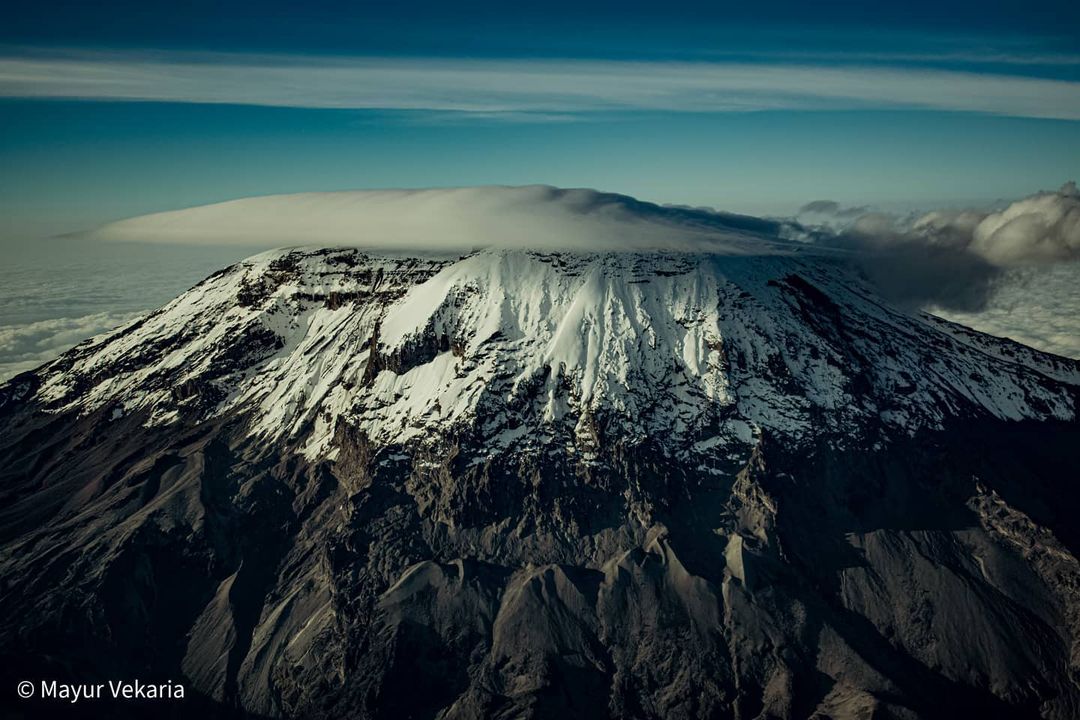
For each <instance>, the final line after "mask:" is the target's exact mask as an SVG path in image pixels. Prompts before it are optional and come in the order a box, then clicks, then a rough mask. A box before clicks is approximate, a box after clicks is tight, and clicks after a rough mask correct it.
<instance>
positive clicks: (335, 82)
mask: <svg viewBox="0 0 1080 720" xmlns="http://www.w3.org/2000/svg"><path fill="white" fill-rule="evenodd" d="M0 97H7V98H36V99H48V98H53V99H61V98H66V99H79V100H98V101H103V100H109V101H124V100H126V101H153V102H172V103H203V104H236V105H260V106H277V107H298V108H325V109H368V110H406V111H439V112H453V113H464V114H475V115H477V116H480V117H484V118H488V119H490V118H492V117H493V116H494V117H497V116H498V115H500V114H506V115H507V117H509V118H513V119H519V120H520V119H521V116H522V115H523V114H530V113H534V114H536V115H537V116H538V119H539V120H541V121H542V120H543V117H544V115H549V116H551V117H559V118H565V117H566V116H567V115H568V114H569V115H584V114H590V113H601V112H626V111H646V112H649V111H661V112H705V113H709V112H749V111H760V110H858V109H922V110H937V111H960V112H975V113H987V114H995V115H1006V116H1015V117H1033V118H1054V119H1066V120H1080V82H1074V81H1068V80H1054V79H1046V78H1033V77H1022V76H1014V75H995V74H977V73H971V72H958V71H951V70H940V69H928V68H896V67H894V68H885V67H858V66H846V67H835V66H815V65H808V64H795V63H786V64H774V63H768V64H756V63H707V62H701V63H690V62H628V61H625V62H624V61H594V60H490V59H484V60H443V59H385V58H336V59H335V58H319V59H312V58H301V57H293V56H255V55H251V56H246V55H227V54H225V55H223V54H215V55H200V54H194V53H155V54H152V53H129V54H108V55H105V54H94V53H85V54H72V53H69V54H66V55H64V56H56V57H44V56H41V55H36V56H33V55H23V56H8V57H0Z"/></svg>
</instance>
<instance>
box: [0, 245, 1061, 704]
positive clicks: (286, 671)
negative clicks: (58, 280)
mask: <svg viewBox="0 0 1080 720" xmlns="http://www.w3.org/2000/svg"><path fill="white" fill-rule="evenodd" d="M1078 400H1080V363H1078V362H1077V361H1074V360H1068V359H1064V358H1060V357H1056V356H1052V355H1047V354H1043V353H1039V352H1037V351H1035V350H1032V349H1030V348H1027V347H1024V346H1022V345H1018V344H1016V343H1012V342H1010V341H1006V340H1000V339H997V338H992V337H989V336H984V335H979V334H977V333H974V332H973V331H970V330H968V329H966V328H964V327H961V326H958V325H953V324H950V323H947V322H945V321H943V320H940V319H937V318H934V317H931V316H929V315H923V314H912V313H908V312H902V311H900V310H898V309H895V308H893V307H890V306H889V305H888V304H887V303H885V302H883V301H882V300H880V299H879V298H878V296H877V295H876V294H875V293H874V291H873V290H872V288H870V287H869V286H868V285H867V284H866V283H865V282H864V281H863V280H862V279H861V278H860V277H859V276H858V274H857V273H855V272H854V271H852V270H850V269H849V268H848V267H847V266H846V265H845V264H844V262H843V261H842V260H840V259H833V258H830V257H827V256H816V255H812V254H804V253H800V252H794V251H793V252H790V253H782V252H768V253H764V254H755V253H747V252H738V253H730V254H715V253H712V254H693V253H659V252H655V253H654V252H634V253H593V254H588V253H565V252H525V251H511V250H485V251H477V252H473V253H470V254H466V255H462V256H458V255H449V254H445V253H444V254H441V255H435V254H431V255H426V256H422V257H417V256H408V255H404V254H400V253H398V254H395V253H390V252H382V253H379V254H371V253H365V252H363V251H360V250H356V249H305V250H282V251H274V252H271V253H266V254H263V255H259V256H256V257H254V258H252V259H250V260H247V261H244V262H242V263H239V264H237V265H235V266H233V267H230V268H227V269H225V270H222V271H221V272H219V273H217V274H215V275H213V276H211V277H209V278H207V279H206V280H205V281H203V282H202V283H200V284H199V285H198V286H196V287H195V288H192V289H191V290H190V291H189V292H187V293H185V294H184V295H181V296H180V297H178V298H177V299H176V300H174V301H173V302H171V303H169V304H168V305H166V306H165V307H163V308H161V309H159V310H157V311H154V312H152V313H149V314H148V315H146V316H144V317H142V318H139V319H137V320H135V321H133V322H131V323H129V324H127V325H125V326H123V327H121V328H119V329H117V330H116V331H114V332H112V333H111V334H108V335H106V336H102V337H99V338H95V339H93V340H90V341H87V342H86V343H83V344H82V345H79V346H78V347H76V348H74V349H73V350H71V351H70V352H68V353H66V354H65V355H63V356H62V357H60V358H59V359H57V360H55V361H53V362H51V363H49V364H47V365H45V366H43V367H41V368H39V369H37V370H35V371H33V372H29V373H24V374H23V375H20V376H17V377H15V378H14V379H12V380H11V381H10V382H8V383H6V384H5V385H3V386H0V497H2V502H0V648H2V649H0V654H2V656H3V657H2V658H0V667H3V668H4V670H3V675H4V677H3V687H4V688H5V690H4V693H5V695H4V697H3V700H2V701H0V703H2V705H0V707H4V708H5V709H6V708H9V707H10V708H11V709H10V712H11V713H17V712H19V713H24V714H25V715H24V716H26V717H38V716H41V715H47V714H49V713H55V714H56V715H57V716H60V715H64V716H66V717H71V716H72V712H75V710H70V709H68V708H61V707H57V706H55V705H49V704H48V703H37V704H34V703H19V702H18V701H17V700H15V698H14V695H13V694H10V693H8V690H7V688H11V687H14V685H15V682H16V680H18V679H23V678H24V677H57V678H68V679H73V680H74V681H78V682H93V681H105V680H108V679H117V678H124V679H130V678H136V677H137V678H140V679H143V680H146V681H148V682H149V681H164V680H170V679H171V680H173V681H178V682H182V683H184V685H185V686H186V687H187V688H188V691H189V696H188V697H187V698H186V699H185V700H184V701H183V704H182V705H176V704H172V705H170V706H168V708H166V709H164V710H162V709H161V708H162V707H165V706H163V705H157V706H147V705H145V704H139V703H135V704H127V705H120V704H115V705H108V704H98V705H95V706H93V708H92V713H91V714H90V715H88V716H90V717H127V716H129V715H132V714H137V713H140V712H146V713H150V714H152V716H154V717H161V716H166V717H167V716H169V715H168V714H167V713H173V716H177V717H179V716H181V715H180V714H178V713H191V712H195V711H198V712H199V713H200V714H202V715H203V716H205V717H214V716H221V717H231V716H234V715H235V716H238V717H239V716H245V715H247V716H252V717H274V718H276V717H289V718H334V719H337V718H346V717H358V718H410V717H411V718H436V717H437V718H445V719H449V718H507V719H509V718H598V717H612V718H643V719H644V718H733V719H734V718H738V719H744V720H748V719H751V718H810V717H815V718H837V719H840V718H938V717H942V718H957V717H1009V718H1027V717H1031V718H1037V717H1041V718H1055V719H1062V720H1064V719H1067V718H1075V717H1080V676H1078V674H1077V673H1078V671H1080V644H1078V643H1080V564H1078V562H1077V559H1076V555H1077V552H1078V550H1080V526H1077V524H1076V522H1075V518H1076V517H1077V516H1078V512H1080V490H1078V489H1077V488H1076V480H1077V473H1076V470H1075V468H1077V467H1080V420H1078V417H1077V412H1078ZM84 711H85V712H91V711H90V710H84ZM184 716H186V715H184Z"/></svg>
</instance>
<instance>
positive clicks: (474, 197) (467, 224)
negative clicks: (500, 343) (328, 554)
mask: <svg viewBox="0 0 1080 720" xmlns="http://www.w3.org/2000/svg"><path fill="white" fill-rule="evenodd" d="M783 226H784V223H782V222H779V221H772V220H763V219H760V218H754V217H748V216H744V215H735V214H731V213H722V212H715V211H712V210H702V209H695V208H684V207H670V206H661V205H656V204H653V203H648V202H643V201H640V200H636V199H634V198H632V197H628V196H626V195H617V194H614V193H602V192H598V191H596V190H586V189H575V190H564V189H559V188H553V187H548V186H528V187H475V188H453V189H440V190H370V191H349V192H329V193H300V194H295V195H271V196H265V197H256V198H247V199H243V200H233V201H230V202H224V203H217V204H215V205H204V206H201V207H196V208H190V209H187V210H176V211H172V212H164V213H157V214H154V215H144V216H142V217H137V218H132V219H130V220H122V221H120V222H116V223H112V224H110V225H106V226H104V227H102V228H99V229H98V230H96V231H94V233H93V235H94V236H95V237H98V238H100V239H104V240H124V241H139V242H165V243H185V244H241V245H251V246H254V247H275V246H294V245H332V246H337V245H346V246H357V247H370V248H374V249H383V250H399V251H417V250H426V251H448V252H460V251H468V250H471V249H474V248H478V247H496V248H507V249H542V250H579V251H592V250H605V251H607V250H627V251H634V250H676V251H683V250H685V251H704V252H726V253H739V254H742V253H763V252H764V253H769V252H787V251H791V250H792V249H794V248H795V247H797V246H795V245H794V244H793V243H788V242H786V241H783V240H781V239H780V235H781V229H782V228H783Z"/></svg>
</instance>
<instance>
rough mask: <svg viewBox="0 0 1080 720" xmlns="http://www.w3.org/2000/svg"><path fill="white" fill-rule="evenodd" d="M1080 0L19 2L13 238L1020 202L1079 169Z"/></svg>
mask: <svg viewBox="0 0 1080 720" xmlns="http://www.w3.org/2000/svg"><path fill="white" fill-rule="evenodd" d="M1078 5H1080V4H1077V3H1066V2H1057V3H1032V2H1025V3H1019V2H1006V3H993V2H990V3H987V2H982V3H947V2H934V3H903V4H900V3H891V4H884V3H866V2H859V3H856V2H848V3H827V4H823V3H818V4H811V3H804V2H798V3H795V2H772V3H767V4H763V3H742V4H739V5H730V4H725V3H710V4H708V5H707V6H706V5H702V6H696V5H689V4H679V3H663V4H660V3H649V4H636V3H627V2H621V3H613V2H612V3H609V2H601V3H596V2H594V3H581V2H578V3H567V2H546V3H542V4H541V3H537V4H525V5H523V6H514V7H512V8H511V6H510V5H508V4H507V3H464V4H462V3H456V4H447V3H440V4H430V5H429V4H426V3H408V4H405V3H398V4H392V3H378V4H375V3H321V4H318V3H309V4H304V5H303V8H302V9H300V8H301V6H300V5H299V4H297V3H283V2H260V3H221V2H198V1H196V2H186V3H171V2H170V3H164V2H119V3H118V2H111V3H98V4H91V3H85V2H38V3H16V4H15V5H14V6H13V7H10V8H9V9H8V15H7V17H5V22H4V23H3V25H0V217H2V218H3V219H2V220H0V223H2V224H0V240H7V241H13V240H14V241H20V240H25V239H28V238H34V237H39V236H42V235H49V234H55V233H61V232H68V231H72V230H77V229H82V228H86V227H89V226H93V225H97V224H99V223H101V222H105V221H108V220H112V219H116V218H121V217H127V216H131V215H136V214H140V213H145V212H151V211H155V210H164V209H170V208H175V207H184V206H189V205H194V204H199V203H205V202H212V201H216V200H222V199H227V198H233V197H240V196H246V195H255V194H266V193H276V192H294V191H306V190H334V189H347V188H379V187H430V186H454V185H473V184H529V183H550V184H555V185H563V186H588V187H597V188H600V189H604V190H613V191H618V192H625V193H629V194H633V195H636V196H639V197H643V198H646V199H651V200H657V201H662V202H681V203H689V204H701V205H711V206H715V207H719V208H724V209H731V210H737V211H743V212H753V213H785V212H791V211H793V210H794V209H795V208H797V207H798V206H799V205H801V204H802V203H804V202H806V201H809V200H814V199H820V198H830V199H835V200H839V201H842V202H845V203H852V204H865V203H871V204H891V205H901V206H902V205H904V204H910V205H917V206H922V207H927V206H931V205H949V204H957V203H979V202H990V201H993V200H995V199H997V198H1015V197H1019V196H1022V195H1026V194H1029V193H1030V192H1032V191H1034V190H1037V189H1040V188H1056V187H1057V186H1059V185H1061V183H1062V182H1064V181H1065V180H1068V179H1071V178H1075V177H1076V176H1077V175H1078V172H1077V170H1078V169H1080V8H1078Z"/></svg>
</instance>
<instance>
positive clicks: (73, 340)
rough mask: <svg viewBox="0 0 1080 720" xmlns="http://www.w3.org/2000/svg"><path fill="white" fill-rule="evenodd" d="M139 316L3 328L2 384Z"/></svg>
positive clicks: (105, 315) (0, 341)
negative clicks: (74, 346) (78, 344)
mask: <svg viewBox="0 0 1080 720" xmlns="http://www.w3.org/2000/svg"><path fill="white" fill-rule="evenodd" d="M137 315H138V313H108V312H103V313H95V314H93V315H84V316H82V317H73V318H57V319H52V320H39V321H38V322H32V323H25V324H22V325H7V326H0V382H4V381H6V380H8V379H10V378H12V377H14V376H15V375H18V374H19V373H21V372H25V371H27V370H33V369H34V368H36V367H38V366H39V365H41V364H43V363H46V362H48V361H50V360H52V359H53V358H55V357H57V356H58V355H60V354H61V353H62V352H64V351H65V350H68V349H69V348H71V347H72V346H73V345H76V344H77V343H80V342H82V341H83V340H86V339H87V338H90V337H93V336H95V335H99V334H101V333H103V332H106V331H108V330H111V329H113V328H115V327H117V326H118V325H121V324H123V323H125V322H127V321H128V320H131V319H133V318H134V317H136V316H137Z"/></svg>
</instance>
